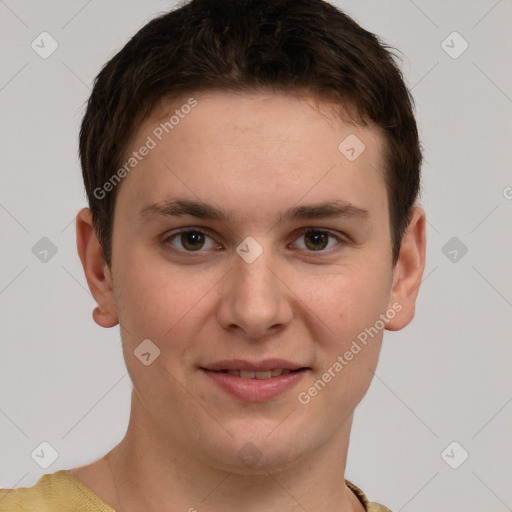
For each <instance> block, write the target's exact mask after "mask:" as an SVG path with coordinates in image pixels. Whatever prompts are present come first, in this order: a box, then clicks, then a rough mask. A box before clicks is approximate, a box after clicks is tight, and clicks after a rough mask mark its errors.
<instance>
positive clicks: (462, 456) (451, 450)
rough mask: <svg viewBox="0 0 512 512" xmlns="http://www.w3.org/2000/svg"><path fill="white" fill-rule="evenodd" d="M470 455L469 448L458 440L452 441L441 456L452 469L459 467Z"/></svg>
mask: <svg viewBox="0 0 512 512" xmlns="http://www.w3.org/2000/svg"><path fill="white" fill-rule="evenodd" d="M468 457H469V453H468V452H467V450H466V449H465V448H464V447H463V446H462V445H461V444H460V443H458V442H457V441H452V442H451V443H450V444H449V445H448V446H447V447H446V448H445V449H444V450H443V451H442V452H441V458H442V459H443V460H444V461H445V462H446V464H448V466H450V467H451V468H452V469H459V468H460V467H461V466H462V464H464V462H466V460H467V459H468Z"/></svg>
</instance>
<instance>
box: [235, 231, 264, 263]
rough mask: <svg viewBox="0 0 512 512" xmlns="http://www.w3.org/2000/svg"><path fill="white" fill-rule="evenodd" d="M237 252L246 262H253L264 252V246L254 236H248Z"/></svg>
mask: <svg viewBox="0 0 512 512" xmlns="http://www.w3.org/2000/svg"><path fill="white" fill-rule="evenodd" d="M236 252H237V254H238V255H239V256H240V257H241V258H243V259H244V260H245V262H246V263H252V262H253V261H255V260H256V258H258V256H260V255H261V253H262V252H263V247H261V245H260V244H259V243H258V242H256V240H255V239H254V238H253V237H252V236H248V237H247V238H246V239H245V240H244V241H243V242H242V243H241V244H240V245H239V246H238V247H237V248H236Z"/></svg>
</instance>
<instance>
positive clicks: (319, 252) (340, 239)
mask: <svg viewBox="0 0 512 512" xmlns="http://www.w3.org/2000/svg"><path fill="white" fill-rule="evenodd" d="M186 233H200V234H202V235H204V236H205V237H207V238H209V239H211V240H212V241H214V242H215V240H214V239H213V237H211V236H210V235H209V234H208V233H207V232H206V231H204V230H203V229H200V228H186V229H182V230H180V231H177V232H174V233H172V234H170V235H169V236H167V237H165V239H164V241H163V242H164V244H166V245H168V246H169V249H171V250H172V251H175V252H178V253H180V254H187V255H193V256H194V255H196V254H197V255H198V256H199V255H202V254H204V253H205V252H207V251H208V250H203V249H202V248H201V249H198V250H197V251H189V250H186V249H178V248H176V247H174V246H173V245H172V244H171V242H172V241H173V240H174V239H175V238H177V237H179V236H180V235H183V234H186ZM308 233H322V234H327V235H328V236H329V238H334V239H335V240H336V242H337V244H336V246H335V247H331V248H329V249H319V250H317V251H315V250H307V249H301V250H302V251H305V252H307V253H308V254H309V255H326V254H332V253H333V252H336V251H337V250H339V245H340V244H343V243H347V239H346V238H344V237H343V236H341V235H339V234H335V233H333V232H332V231H330V230H328V229H322V228H311V227H309V228H303V229H301V230H300V232H299V234H298V235H297V237H296V238H295V239H294V241H296V240H298V239H299V238H301V237H303V236H304V235H306V234H308ZM215 243H217V242H215ZM218 245H220V244H218ZM328 245H329V242H328Z"/></svg>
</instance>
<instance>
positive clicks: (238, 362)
mask: <svg viewBox="0 0 512 512" xmlns="http://www.w3.org/2000/svg"><path fill="white" fill-rule="evenodd" d="M201 368H202V369H204V370H211V371H221V370H246V371H253V372H266V371H270V370H273V369H275V368H280V369H282V370H290V371H293V370H299V369H300V368H304V366H303V365H300V364H297V363H292V362H291V361H286V360H285V359H264V360H263V361H254V362H252V361H245V360H243V359H229V360H228V359H226V360H225V361H218V362H216V363H212V364H208V365H205V366H201Z"/></svg>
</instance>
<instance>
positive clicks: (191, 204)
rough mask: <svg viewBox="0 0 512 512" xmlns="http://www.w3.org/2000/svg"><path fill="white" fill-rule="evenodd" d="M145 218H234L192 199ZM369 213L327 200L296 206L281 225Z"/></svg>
mask: <svg viewBox="0 0 512 512" xmlns="http://www.w3.org/2000/svg"><path fill="white" fill-rule="evenodd" d="M140 215H141V216H142V217H145V218H147V219H148V220H149V219H151V218H157V217H160V216H163V217H179V216H181V215H190V216H192V217H197V218H199V219H208V220H217V221H221V222H228V221H229V220H232V219H233V217H234V215H233V213H232V212H230V211H228V210H226V209H224V208H219V207H216V206H212V205H209V204H207V203H204V202H202V201H194V200H190V199H167V200H165V201H160V202H158V203H154V204H152V205H149V206H146V207H144V208H142V210H141V211H140ZM368 215H369V214H368V210H365V209H364V208H359V207H357V206H354V205H352V204H350V203H346V202H344V201H339V200H337V201H327V202H323V203H315V204H309V205H301V206H294V207H292V208H290V209H288V210H286V211H285V212H284V213H281V214H280V216H279V222H282V221H283V220H306V219H307V220H314V219H325V218H340V217H341V218H367V217H368Z"/></svg>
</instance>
